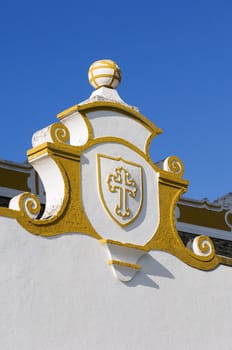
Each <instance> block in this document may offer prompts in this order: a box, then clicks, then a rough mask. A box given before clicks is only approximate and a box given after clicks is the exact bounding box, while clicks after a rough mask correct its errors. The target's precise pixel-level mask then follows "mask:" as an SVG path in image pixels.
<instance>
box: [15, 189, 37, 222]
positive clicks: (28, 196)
mask: <svg viewBox="0 0 232 350" xmlns="http://www.w3.org/2000/svg"><path fill="white" fill-rule="evenodd" d="M9 207H10V209H13V210H17V211H20V212H21V213H22V214H23V215H24V216H27V217H29V218H30V219H36V218H37V217H38V215H39V213H40V210H41V205H40V201H39V199H38V197H36V196H35V195H34V194H33V193H29V192H24V193H22V194H20V195H18V196H16V197H13V198H12V199H11V201H10V204H9Z"/></svg>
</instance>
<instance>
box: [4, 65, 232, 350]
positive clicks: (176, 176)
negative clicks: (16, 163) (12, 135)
mask: <svg viewBox="0 0 232 350" xmlns="http://www.w3.org/2000/svg"><path fill="white" fill-rule="evenodd" d="M89 81H90V83H91V85H92V86H93V87H94V88H95V90H94V92H93V93H92V94H91V96H90V97H89V98H88V99H87V100H85V101H82V102H81V103H79V104H78V105H75V106H73V107H71V108H69V109H67V110H65V111H63V112H61V113H60V114H58V119H59V122H55V123H54V124H52V125H50V126H48V127H45V128H44V129H42V130H39V131H37V132H35V134H34V135H33V137H32V149H31V150H29V151H28V154H27V155H28V162H29V164H30V165H27V166H26V170H25V171H27V177H28V178H29V179H31V175H30V174H31V172H30V169H31V168H30V167H32V168H33V169H34V171H35V173H33V174H36V176H38V179H37V180H36V181H37V186H36V187H33V186H32V185H31V186H27V187H26V188H25V186H22V188H20V189H18V191H17V189H14V190H16V192H12V196H11V199H10V201H9V204H7V205H4V207H3V206H2V207H0V225H1V226H0V227H1V235H0V251H1V254H0V256H1V264H0V269H1V277H2V286H1V288H0V300H1V314H0V315H1V316H0V317H1V325H2V326H1V327H0V345H1V346H0V347H1V348H2V349H9V350H14V349H26V350H27V349H34V350H37V349H38V350H41V349H46V350H47V349H49V350H50V349H62V350H64V349H67V350H72V349H92V348H94V349H122V350H123V349H153V348H155V347H157V348H160V349H172V348H174V349H176V348H178V349H195V348H196V347H197V348H198V349H206V348H207V349H219V348H221V347H223V348H224V349H230V344H231V341H230V338H231V336H230V328H231V327H230V322H229V320H230V306H231V305H230V299H229V293H230V289H231V287H232V282H231V279H230V274H231V267H230V266H231V258H230V257H229V256H224V255H223V254H219V253H218V251H217V249H215V244H214V241H213V239H212V237H211V238H210V237H209V236H210V235H207V234H206V233H208V232H209V231H210V230H209V227H208V230H205V232H202V233H201V232H200V231H199V232H191V231H190V232H189V233H190V234H192V233H195V235H194V237H191V239H190V238H189V239H187V240H186V239H185V240H184V239H183V237H182V236H181V235H180V233H179V232H178V227H179V228H180V227H181V229H182V230H183V231H184V230H186V229H185V228H186V227H188V228H190V226H188V225H192V226H191V229H192V230H193V226H194V222H191V220H190V219H189V218H188V212H187V211H185V212H184V210H183V209H182V210H181V206H183V203H182V202H181V196H182V195H183V194H184V193H185V192H186V191H187V187H188V181H187V180H186V179H184V166H183V163H182V161H181V160H180V159H179V158H178V157H176V156H172V155H171V156H169V157H167V158H166V159H164V160H157V162H156V163H155V164H154V163H153V162H152V161H151V159H150V156H149V145H150V142H151V140H152V138H154V137H157V136H158V135H159V134H161V132H162V130H161V129H160V128H159V127H157V126H156V125H154V124H153V123H151V122H150V121H149V119H147V118H146V117H145V116H143V115H142V114H141V113H140V112H139V110H138V109H137V108H135V107H133V106H129V105H128V104H126V103H125V102H124V101H123V100H122V99H121V97H120V96H119V95H118V93H117V90H116V88H117V86H118V84H119V83H120V81H121V72H120V68H119V67H118V66H117V64H116V63H115V62H113V61H111V60H101V61H97V62H95V63H93V65H91V67H90V69H89ZM21 172H22V173H23V172H24V169H23V170H22V169H21ZM21 176H25V175H21ZM3 178H4V176H3ZM3 182H4V179H3ZM3 182H2V183H3ZM41 182H42V185H43V186H42V185H41ZM3 187H4V186H3ZM9 188H10V187H9ZM25 190H26V191H25ZM44 191H45V195H44ZM188 203H189V207H191V205H192V204H191V202H190V201H189V202H188ZM192 207H194V205H192ZM195 207H196V206H195ZM218 207H220V205H216V204H215V205H212V208H214V209H215V208H218ZM195 209H196V208H195ZM215 210H216V209H215ZM192 211H193V210H192ZM224 215H226V218H227V221H228V223H229V224H230V219H229V217H230V209H228V210H226V209H225V210H224ZM190 216H191V215H190ZM183 217H184V218H185V219H184V221H183ZM187 218H188V220H187ZM229 224H228V225H229ZM186 225H187V226H186ZM200 225H203V226H204V225H205V224H204V223H203V224H202V222H201V224H200ZM200 225H198V226H199V227H200ZM228 227H229V228H230V225H229V226H228ZM193 231H194V230H193ZM227 231H228V230H227ZM185 238H186V237H185ZM223 238H224V237H223Z"/></svg>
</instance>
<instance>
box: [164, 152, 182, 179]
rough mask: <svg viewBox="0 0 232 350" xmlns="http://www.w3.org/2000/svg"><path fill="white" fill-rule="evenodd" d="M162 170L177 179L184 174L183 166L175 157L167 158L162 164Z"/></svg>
mask: <svg viewBox="0 0 232 350" xmlns="http://www.w3.org/2000/svg"><path fill="white" fill-rule="evenodd" d="M163 169H164V170H166V171H169V172H171V173H173V174H175V175H177V176H179V177H182V176H183V174H184V164H183V162H182V161H181V160H180V159H179V158H178V157H176V156H170V157H167V158H166V159H165V160H164V163H163Z"/></svg>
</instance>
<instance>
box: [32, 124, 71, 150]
mask: <svg viewBox="0 0 232 350" xmlns="http://www.w3.org/2000/svg"><path fill="white" fill-rule="evenodd" d="M69 138H70V135H69V130H68V128H67V127H66V126H65V125H64V124H62V123H54V124H52V125H49V126H47V127H46V128H44V129H41V130H39V131H36V132H35V133H34V135H33V137H32V146H33V147H37V146H39V145H41V144H43V143H45V142H53V143H68V142H69Z"/></svg>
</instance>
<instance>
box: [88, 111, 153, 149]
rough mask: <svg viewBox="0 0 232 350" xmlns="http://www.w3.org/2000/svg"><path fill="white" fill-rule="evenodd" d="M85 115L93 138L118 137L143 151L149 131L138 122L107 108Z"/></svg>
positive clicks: (149, 134)
mask: <svg viewBox="0 0 232 350" xmlns="http://www.w3.org/2000/svg"><path fill="white" fill-rule="evenodd" d="M86 115H87V117H88V119H89V121H90V123H91V126H92V129H93V136H94V138H95V139H96V138H99V137H109V136H110V137H119V138H121V139H124V140H126V141H128V142H130V143H132V144H133V145H135V146H136V147H138V148H139V149H141V150H142V151H143V152H145V150H146V144H147V140H148V138H149V137H150V136H151V132H150V131H149V130H148V129H146V128H145V127H142V124H141V123H140V122H137V121H135V119H133V118H131V117H128V116H127V115H125V114H122V113H118V112H115V111H108V110H107V111H105V110H100V111H94V112H90V113H86Z"/></svg>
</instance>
